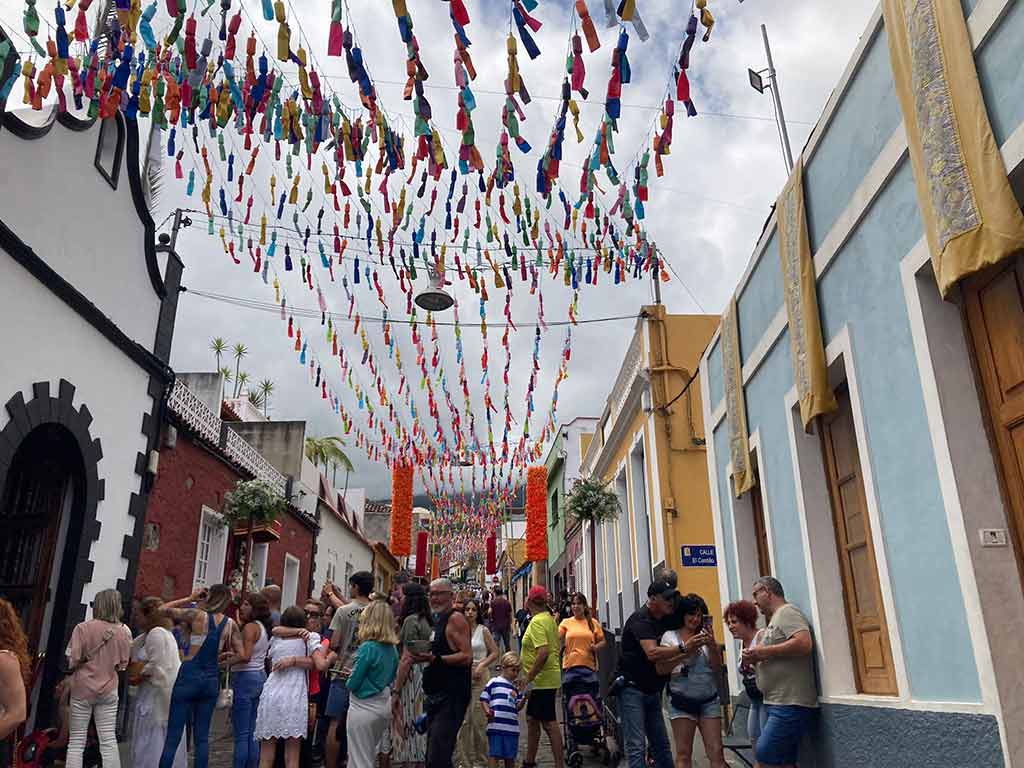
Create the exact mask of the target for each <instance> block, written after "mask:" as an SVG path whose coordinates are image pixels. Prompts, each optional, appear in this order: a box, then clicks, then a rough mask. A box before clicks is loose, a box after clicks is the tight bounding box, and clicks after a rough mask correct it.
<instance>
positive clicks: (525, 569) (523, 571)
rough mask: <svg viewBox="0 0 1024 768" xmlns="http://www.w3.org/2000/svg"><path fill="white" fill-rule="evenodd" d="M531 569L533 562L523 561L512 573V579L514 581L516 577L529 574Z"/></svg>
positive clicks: (519, 577)
mask: <svg viewBox="0 0 1024 768" xmlns="http://www.w3.org/2000/svg"><path fill="white" fill-rule="evenodd" d="M532 570H533V563H532V562H527V563H523V564H522V565H521V566H519V570H518V571H516V572H515V573H513V574H512V581H513V582H515V581H517V580H518V579H521V578H523V577H524V576H527V575H529V573H530V572H531V571H532Z"/></svg>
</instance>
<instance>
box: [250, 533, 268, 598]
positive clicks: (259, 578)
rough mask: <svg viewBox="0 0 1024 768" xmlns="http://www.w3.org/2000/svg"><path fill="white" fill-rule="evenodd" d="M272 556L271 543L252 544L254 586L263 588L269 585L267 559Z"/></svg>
mask: <svg viewBox="0 0 1024 768" xmlns="http://www.w3.org/2000/svg"><path fill="white" fill-rule="evenodd" d="M269 557H270V544H267V543H262V544H259V543H254V544H253V545H252V567H251V568H250V569H249V570H250V571H251V573H252V588H253V589H254V590H257V589H263V588H264V587H265V586H266V585H267V561H268V559H269Z"/></svg>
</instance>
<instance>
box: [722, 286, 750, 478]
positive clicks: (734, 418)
mask: <svg viewBox="0 0 1024 768" xmlns="http://www.w3.org/2000/svg"><path fill="white" fill-rule="evenodd" d="M722 372H723V378H724V379H725V418H726V421H727V422H728V424H729V456H730V458H731V459H732V482H733V490H734V491H735V493H736V496H737V497H739V496H742V495H743V494H744V493H746V492H747V491H749V490H750V489H751V488H752V487H753V486H754V470H753V468H752V467H751V466H750V445H749V443H748V438H747V404H746V400H745V398H744V396H743V364H742V362H741V360H740V337H739V328H738V326H737V324H736V299H735V298H733V299H732V300H731V301H730V302H729V308H728V309H727V310H726V311H725V314H724V315H723V316H722Z"/></svg>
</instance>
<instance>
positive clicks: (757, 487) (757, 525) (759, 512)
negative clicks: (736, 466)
mask: <svg viewBox="0 0 1024 768" xmlns="http://www.w3.org/2000/svg"><path fill="white" fill-rule="evenodd" d="M750 512H751V515H752V516H753V518H754V545H755V547H756V548H757V571H758V573H757V575H758V576H771V575H772V559H771V556H770V554H769V552H768V527H767V525H766V524H765V520H764V501H763V500H762V498H761V483H760V481H759V480H755V482H754V487H753V488H751V489H750Z"/></svg>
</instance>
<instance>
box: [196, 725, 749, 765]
mask: <svg viewBox="0 0 1024 768" xmlns="http://www.w3.org/2000/svg"><path fill="white" fill-rule="evenodd" d="M213 718H214V719H213V728H212V732H211V735H210V768H232V750H233V741H232V736H231V719H230V716H229V713H228V712H221V711H217V712H215V713H214V715H213ZM585 752H587V753H588V754H587V755H586V756H585V759H584V768H602V766H603V764H602V763H601V762H600V761H599V760H597V759H594V758H592V757H590V756H589V750H585ZM525 754H526V724H525V721H524V723H523V733H522V735H521V737H520V739H519V761H520V763H521V762H522V760H523V759H524V757H525ZM693 758H694V762H693V764H694V767H695V768H708V766H709V765H710V763H709V762H708V760H707V757H706V755H705V753H704V745H703V743H702V742H701V740H700V736H699V735H698V736H697V737H696V738H695V739H694V747H693ZM727 762H728V763H729V765H730V766H737V768H741V767H742V766H743V763H742V762H740V761H738V760H735V759H731V760H730V759H729V758H728V756H727ZM190 764H191V761H190ZM537 764H538V766H539V768H553V766H554V764H555V761H554V757H553V756H552V754H551V747H550V746H549V745H548V740H547V736H546V735H543V734H542V735H541V744H540V750H539V752H538V754H537ZM302 768H306V766H303V767H302ZM619 768H626V763H625V760H623V761H622V762H621V763H620V766H619Z"/></svg>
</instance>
